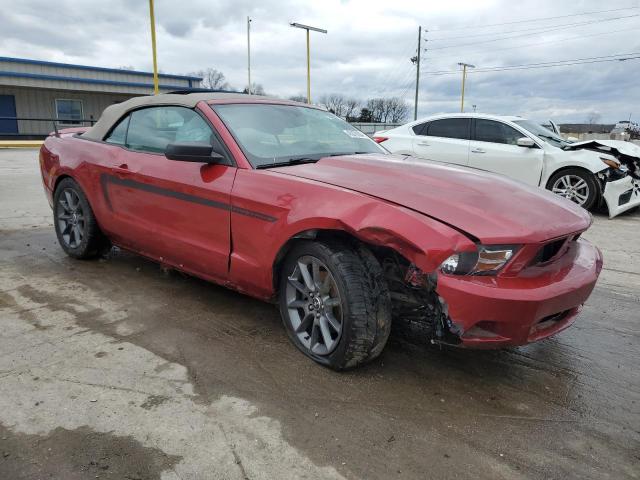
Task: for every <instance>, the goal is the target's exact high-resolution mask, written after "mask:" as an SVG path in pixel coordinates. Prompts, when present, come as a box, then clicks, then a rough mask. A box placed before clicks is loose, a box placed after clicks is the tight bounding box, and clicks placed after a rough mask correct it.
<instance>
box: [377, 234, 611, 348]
mask: <svg viewBox="0 0 640 480" xmlns="http://www.w3.org/2000/svg"><path fill="white" fill-rule="evenodd" d="M379 258H380V257H379ZM381 261H382V266H383V269H384V272H385V276H386V278H387V282H388V285H389V289H390V291H391V299H392V306H393V321H394V327H395V329H396V331H399V332H400V333H401V334H402V335H403V336H405V337H411V339H412V340H413V341H418V342H420V343H425V342H431V343H442V344H449V345H456V346H462V347H471V348H500V347H506V346H516V345H524V344H527V343H531V342H535V341H538V340H541V339H543V338H547V337H549V336H551V335H554V334H556V333H558V332H560V331H562V330H564V329H565V328H567V327H569V326H570V325H571V324H572V323H573V322H574V320H575V318H576V316H577V315H578V313H579V312H580V310H581V308H582V305H583V304H584V302H585V301H586V300H587V298H588V297H589V295H590V294H591V292H592V290H593V288H594V286H595V283H596V280H597V278H598V275H599V273H600V270H601V268H602V255H601V253H600V251H599V250H598V249H597V248H596V247H594V246H593V245H591V244H590V243H589V242H587V241H586V240H584V239H582V238H580V234H571V235H568V236H565V237H563V238H558V239H553V240H550V241H547V242H542V243H535V244H527V245H519V246H497V247H485V246H478V252H477V253H475V254H470V253H469V252H464V254H462V255H461V254H454V255H452V256H451V257H449V258H448V259H447V260H446V261H445V262H443V264H442V265H441V266H440V268H439V269H438V271H436V272H431V273H428V274H427V273H424V272H422V271H420V270H419V269H418V268H417V267H416V266H415V265H413V264H411V263H409V262H407V261H406V260H405V259H404V258H402V257H400V256H399V255H396V254H394V253H391V254H387V255H385V256H384V257H383V258H381Z"/></svg>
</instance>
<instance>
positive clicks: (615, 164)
mask: <svg viewBox="0 0 640 480" xmlns="http://www.w3.org/2000/svg"><path fill="white" fill-rule="evenodd" d="M600 160H602V161H603V162H604V163H605V164H607V165H608V166H610V167H611V168H613V169H614V170H617V169H619V168H620V163H619V162H617V161H615V160H611V159H610V158H604V157H600Z"/></svg>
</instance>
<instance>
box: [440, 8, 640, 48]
mask: <svg viewBox="0 0 640 480" xmlns="http://www.w3.org/2000/svg"><path fill="white" fill-rule="evenodd" d="M637 16H639V15H638V14H634V15H629V16H624V17H615V18H602V19H599V20H593V21H589V22H577V23H575V22H574V23H563V24H559V25H545V26H537V27H530V28H523V29H520V30H510V31H508V32H485V33H474V34H472V35H458V36H455V37H441V38H430V39H429V41H433V42H439V41H441V40H454V39H458V38H471V37H486V36H488V35H506V34H509V33H520V32H531V31H534V33H536V32H535V30H544V29H547V28H556V27H558V28H560V27H573V26H581V25H587V24H590V23H598V22H606V21H609V20H615V19H620V18H629V17H637Z"/></svg>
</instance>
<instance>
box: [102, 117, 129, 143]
mask: <svg viewBox="0 0 640 480" xmlns="http://www.w3.org/2000/svg"><path fill="white" fill-rule="evenodd" d="M130 118H131V115H127V116H126V117H124V118H123V119H122V120H120V123H118V125H116V126H115V128H114V129H113V130H111V133H110V134H109V135H107V137H106V138H105V139H104V141H105V142H107V143H113V144H115V145H124V144H125V142H126V141H127V129H128V128H129V119H130Z"/></svg>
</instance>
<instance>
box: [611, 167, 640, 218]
mask: <svg viewBox="0 0 640 480" xmlns="http://www.w3.org/2000/svg"><path fill="white" fill-rule="evenodd" d="M602 198H604V201H605V202H606V204H607V208H608V209H609V218H613V217H615V216H617V215H620V214H621V213H622V212H626V211H627V210H630V209H632V208H634V207H637V206H639V205H640V180H636V179H634V178H632V177H631V176H630V175H627V176H625V177H623V178H621V179H619V180H609V181H605V183H604V189H603V192H602Z"/></svg>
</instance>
